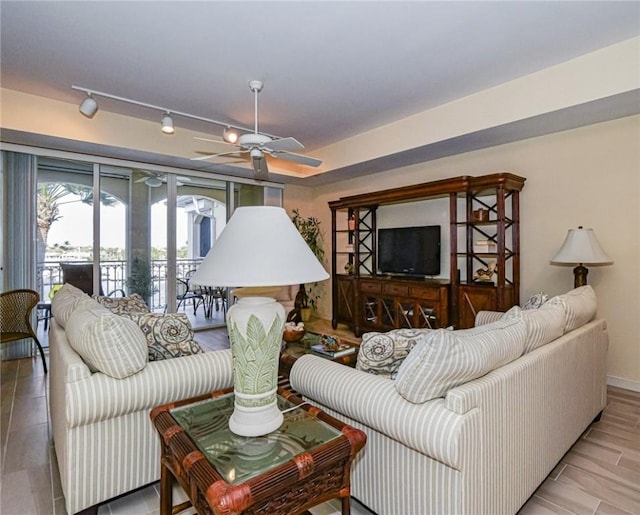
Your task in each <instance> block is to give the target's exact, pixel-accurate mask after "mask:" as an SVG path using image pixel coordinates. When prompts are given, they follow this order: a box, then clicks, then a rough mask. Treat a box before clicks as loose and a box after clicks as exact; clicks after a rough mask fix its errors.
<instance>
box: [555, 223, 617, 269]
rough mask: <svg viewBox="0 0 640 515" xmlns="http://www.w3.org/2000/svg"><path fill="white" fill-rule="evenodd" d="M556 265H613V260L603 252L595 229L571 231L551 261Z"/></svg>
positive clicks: (580, 228)
mask: <svg viewBox="0 0 640 515" xmlns="http://www.w3.org/2000/svg"><path fill="white" fill-rule="evenodd" d="M551 264H554V265H569V264H584V265H612V264H613V260H612V259H611V258H610V257H609V256H608V255H607V254H606V253H605V251H604V250H602V247H601V246H600V243H598V239H597V238H596V235H595V233H594V232H593V229H583V228H582V227H579V228H578V229H569V231H568V232H567V237H566V238H565V240H564V243H563V244H562V247H560V250H558V252H557V253H556V255H555V256H553V258H552V259H551Z"/></svg>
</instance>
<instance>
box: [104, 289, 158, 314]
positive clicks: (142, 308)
mask: <svg viewBox="0 0 640 515" xmlns="http://www.w3.org/2000/svg"><path fill="white" fill-rule="evenodd" d="M93 298H94V299H96V300H97V301H98V302H99V303H100V304H102V305H103V306H104V307H105V308H107V309H108V310H109V311H111V312H112V313H115V314H116V315H139V314H142V313H149V306H147V303H146V302H145V301H144V299H143V298H142V297H141V296H140V295H139V294H137V293H133V294H131V295H130V296H128V297H105V296H101V295H93Z"/></svg>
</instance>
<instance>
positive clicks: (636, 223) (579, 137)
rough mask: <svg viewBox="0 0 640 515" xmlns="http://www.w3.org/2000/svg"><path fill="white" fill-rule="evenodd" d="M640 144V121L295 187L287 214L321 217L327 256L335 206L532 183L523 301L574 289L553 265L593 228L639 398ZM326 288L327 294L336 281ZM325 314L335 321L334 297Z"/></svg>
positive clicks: (615, 345) (614, 352) (618, 338)
mask: <svg viewBox="0 0 640 515" xmlns="http://www.w3.org/2000/svg"><path fill="white" fill-rule="evenodd" d="M639 142H640V116H632V117H628V118H623V119H619V120H616V121H612V122H606V123H600V124H596V125H591V126H588V127H583V128H580V129H574V130H571V131H565V132H561V133H558V134H552V135H548V136H541V137H538V138H532V139H529V140H525V141H520V142H517V143H510V144H507V145H501V146H498V147H494V148H489V149H485V150H480V151H476V152H469V153H466V154H461V155H458V156H454V157H449V158H445V159H440V160H437V161H432V162H429V163H424V164H420V165H414V166H410V167H406V168H402V169H398V170H392V171H389V172H384V173H379V174H375V175H369V176H366V177H362V178H359V179H352V180H348V181H342V182H338V183H334V184H330V185H327V186H323V187H318V188H315V189H314V190H311V189H309V188H301V187H292V186H288V187H286V189H285V195H284V200H285V207H286V208H287V209H288V210H291V209H293V208H295V207H299V208H300V211H301V213H302V214H304V215H311V214H313V215H315V216H317V217H319V218H320V219H321V220H322V223H323V226H324V229H325V235H326V237H325V241H326V248H327V249H328V248H329V245H330V243H331V240H330V234H329V232H330V229H331V218H330V211H329V208H328V207H327V202H328V201H330V200H335V199H337V198H339V197H342V196H345V195H351V194H355V193H363V192H368V191H377V190H382V189H386V188H393V187H397V186H402V185H407V184H416V183H420V182H427V181H431V180H436V179H442V178H446V177H453V176H457V175H463V174H470V175H483V174H486V173H492V172H499V171H510V172H513V173H516V174H518V175H521V176H523V177H526V179H527V182H526V184H525V187H524V190H523V192H522V195H521V197H520V198H521V238H522V245H521V252H522V272H521V273H522V291H521V296H522V298H523V299H526V298H527V297H528V296H529V295H531V294H533V293H536V292H539V291H544V292H546V293H549V294H551V295H554V294H558V293H562V292H564V291H567V290H569V289H570V288H572V286H573V273H572V270H571V268H570V267H559V266H552V265H550V264H549V260H550V258H551V256H552V255H553V254H554V252H555V251H556V250H557V249H558V248H559V246H560V245H561V244H562V242H563V240H564V237H565V235H566V232H567V229H569V228H571V227H577V226H578V225H583V226H585V227H592V228H593V229H594V230H595V232H596V234H597V236H598V239H599V240H600V243H601V244H602V246H603V248H604V249H605V251H606V252H607V253H609V255H610V256H611V257H612V258H613V259H614V261H615V264H614V265H613V266H607V267H591V268H590V271H589V278H588V281H589V284H591V285H592V286H593V287H594V289H595V290H596V293H597V295H598V303H599V304H598V305H599V307H598V315H599V316H600V317H603V318H605V319H607V323H608V327H609V335H610V349H609V363H608V374H609V379H610V382H611V383H612V384H618V385H620V386H623V387H627V388H634V389H637V390H640V144H639ZM311 199H312V205H310V200H311ZM325 286H326V288H325V290H327V291H328V288H329V282H328V281H327V282H326V283H325ZM321 310H322V315H323V316H325V317H327V318H330V312H331V311H330V295H329V294H326V295H324V297H323V302H322V308H321Z"/></svg>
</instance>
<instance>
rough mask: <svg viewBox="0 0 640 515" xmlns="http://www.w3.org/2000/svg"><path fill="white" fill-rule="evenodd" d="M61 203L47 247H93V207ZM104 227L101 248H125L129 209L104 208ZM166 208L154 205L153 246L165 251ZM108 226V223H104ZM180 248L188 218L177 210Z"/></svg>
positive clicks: (177, 239)
mask: <svg viewBox="0 0 640 515" xmlns="http://www.w3.org/2000/svg"><path fill="white" fill-rule="evenodd" d="M65 202H68V199H66V198H65V199H63V200H62V201H61V203H60V206H59V207H60V214H61V215H62V217H61V218H60V219H59V220H57V221H55V222H54V223H53V225H52V226H51V229H50V231H49V235H48V237H47V245H48V246H50V247H51V246H53V245H54V244H56V243H58V244H64V243H65V242H66V241H68V242H69V243H70V244H71V246H74V247H86V246H91V245H93V238H92V231H93V206H90V205H88V204H83V203H82V202H77V201H75V202H68V203H65ZM102 217H103V218H104V220H103V223H101V224H100V230H101V234H100V240H101V241H100V246H101V247H116V248H124V247H125V234H126V231H125V227H126V209H125V206H124V205H123V204H118V205H116V206H104V207H102ZM166 220H167V207H166V205H165V204H164V202H159V203H157V204H154V205H153V206H152V208H151V246H152V247H156V248H166V246H167V229H166V227H167V224H166ZM105 222H106V223H105ZM177 232H178V233H177V237H176V241H177V246H178V248H180V247H182V246H184V245H186V243H187V237H188V236H187V215H186V214H185V213H184V211H182V210H178V219H177Z"/></svg>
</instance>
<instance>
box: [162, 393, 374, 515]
mask: <svg viewBox="0 0 640 515" xmlns="http://www.w3.org/2000/svg"><path fill="white" fill-rule="evenodd" d="M278 406H279V407H280V409H281V410H282V411H283V412H284V417H285V418H284V423H283V424H282V426H281V427H280V428H279V429H278V430H276V431H274V432H273V433H269V434H268V435H265V436H260V437H243V436H237V435H234V434H233V433H231V431H229V428H228V421H229V417H230V415H231V413H232V411H233V391H232V389H226V390H220V391H217V392H213V393H212V394H210V395H205V396H200V397H197V398H193V399H188V400H185V401H182V402H177V403H173V404H167V405H164V406H159V407H157V408H154V410H153V411H152V412H151V420H152V422H153V424H154V426H155V428H156V430H157V431H158V433H159V434H160V442H161V452H162V460H161V471H160V513H161V515H169V514H171V513H172V512H173V513H177V512H178V511H180V510H183V509H185V508H187V507H188V506H189V505H193V506H194V507H195V509H196V510H197V512H198V513H199V514H230V513H234V514H258V513H260V514H265V513H274V514H275V513H282V514H285V513H287V514H298V513H304V512H305V510H307V509H308V508H310V507H312V506H315V505H316V504H320V503H323V502H326V501H328V500H330V499H333V498H341V499H342V513H343V514H348V513H349V512H350V497H349V495H350V477H349V474H350V470H351V463H352V461H353V459H354V458H355V456H356V454H357V453H358V451H360V449H362V447H363V446H364V444H365V442H366V436H365V434H364V433H363V432H362V431H360V430H358V429H355V428H353V427H351V426H348V425H346V424H343V423H342V422H340V421H338V420H337V419H335V418H333V417H331V416H329V415H327V414H326V413H324V412H323V411H321V410H319V409H318V408H315V407H313V406H311V405H309V404H307V403H304V402H303V401H302V399H300V398H299V397H297V396H296V395H294V394H293V393H291V391H289V390H285V389H282V388H280V389H279V390H278ZM286 410H288V411H286ZM174 480H175V481H177V482H178V483H179V484H180V486H182V488H183V489H184V491H185V492H186V493H187V495H188V496H189V499H190V503H185V504H183V505H180V506H176V507H175V508H173V506H172V505H173V499H172V486H173V482H174Z"/></svg>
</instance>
